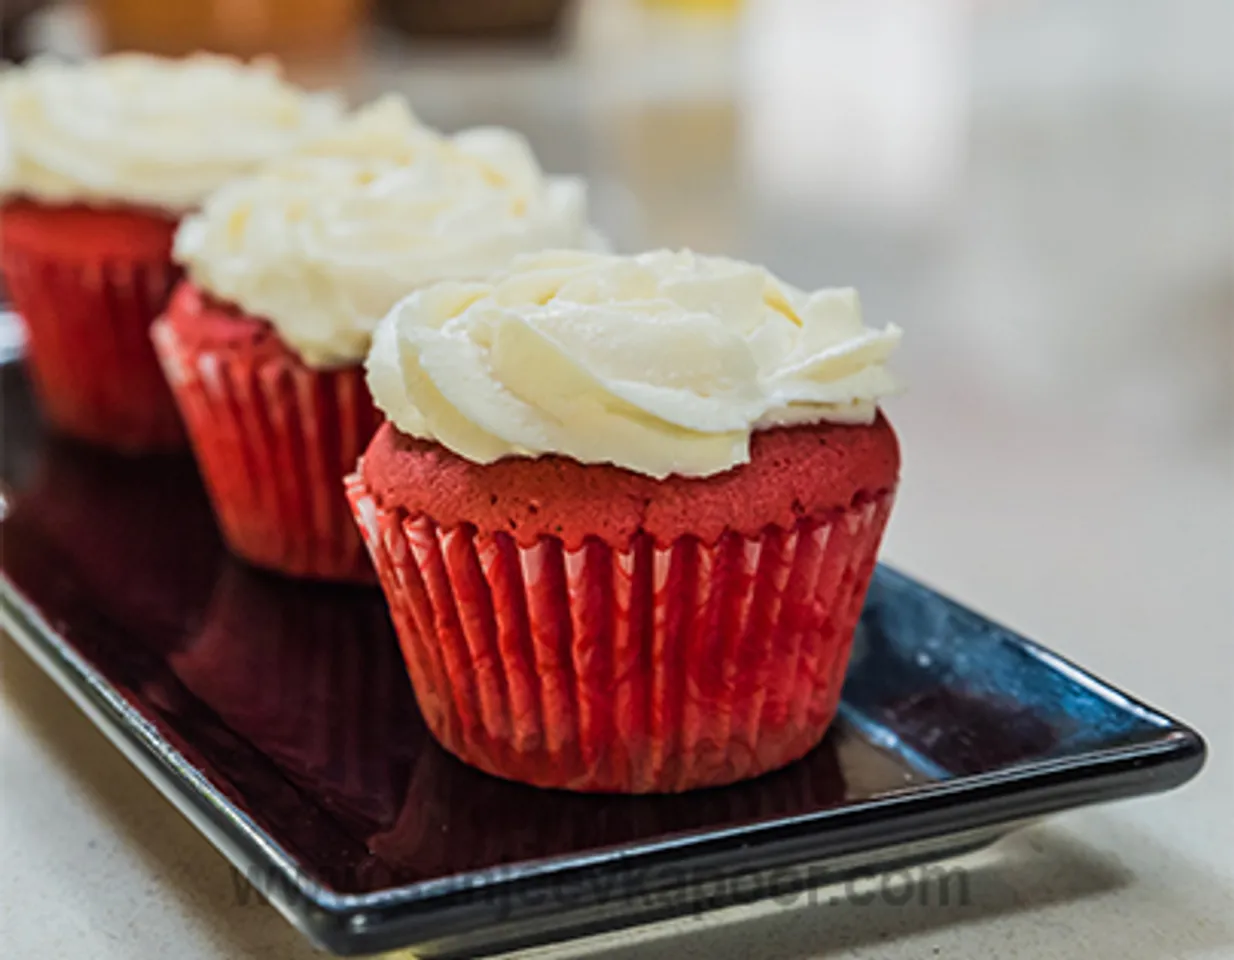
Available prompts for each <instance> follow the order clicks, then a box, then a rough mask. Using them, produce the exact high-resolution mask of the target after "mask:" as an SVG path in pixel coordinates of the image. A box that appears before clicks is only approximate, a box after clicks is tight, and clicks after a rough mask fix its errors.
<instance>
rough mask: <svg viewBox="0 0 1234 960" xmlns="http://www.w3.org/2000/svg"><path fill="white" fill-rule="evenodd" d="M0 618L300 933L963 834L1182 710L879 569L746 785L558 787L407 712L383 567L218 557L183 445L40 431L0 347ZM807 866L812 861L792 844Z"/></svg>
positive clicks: (490, 910)
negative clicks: (482, 761) (467, 759)
mask: <svg viewBox="0 0 1234 960" xmlns="http://www.w3.org/2000/svg"><path fill="white" fill-rule="evenodd" d="M0 386H2V388H3V396H2V401H3V408H2V410H3V429H4V437H3V440H4V443H3V463H2V465H0V479H2V480H3V483H4V494H5V497H4V501H5V503H4V505H5V508H6V509H5V518H4V521H3V525H2V526H0V545H2V547H3V551H2V557H0V562H2V575H0V625H2V626H3V627H4V628H5V629H7V630H8V631H9V632H10V633H11V635H12V636H13V637H14V638H16V640H17V641H18V642H19V643H20V644H21V645H22V646H23V647H24V648H25V649H26V650H27V651H28V652H29V653H30V654H31V656H32V657H33V658H34V659H35V660H36V661H37V662H38V663H39V664H40V665H41V666H42V667H43V668H44V669H45V670H46V671H47V672H48V673H49V674H51V675H52V676H53V677H54V678H55V679H56V680H57V682H58V683H59V684H60V685H61V686H62V687H63V688H64V689H65V690H66V691H67V692H68V693H69V695H70V696H71V697H72V698H73V699H74V700H75V701H76V702H77V703H78V705H79V706H81V707H82V709H83V710H84V711H85V712H86V714H87V715H88V716H90V718H91V719H92V720H93V721H94V722H95V723H97V724H98V725H99V727H101V728H102V729H103V730H104V732H106V733H107V735H108V736H109V737H110V738H111V739H112V740H113V742H115V743H116V744H117V746H119V747H120V748H121V749H122V750H123V751H124V752H125V754H126V755H127V756H128V757H129V758H130V760H132V761H133V762H134V763H135V764H136V765H137V766H138V767H139V768H140V769H141V770H142V771H143V772H144V773H145V774H146V776H148V777H149V778H150V780H151V781H153V782H154V783H155V784H156V785H157V786H158V787H159V788H160V789H161V790H162V791H163V792H164V793H165V794H166V795H167V796H168V797H169V798H170V799H171V800H172V802H173V803H175V804H176V806H177V807H179V809H181V810H182V811H183V812H184V813H185V814H186V815H187V816H188V817H189V818H190V819H191V820H192V821H193V823H194V824H196V825H197V826H198V828H199V829H201V830H202V832H203V833H204V834H206V835H207V836H208V837H209V838H210V840H211V841H212V842H213V843H214V844H215V845H216V846H217V847H218V848H219V849H220V850H221V851H222V852H223V853H224V854H225V855H226V856H227V857H228V858H230V859H231V860H232V861H233V863H235V864H236V866H237V867H239V868H240V869H241V870H242V871H243V872H244V873H245V874H246V875H247V876H248V877H249V879H250V880H251V881H253V882H254V883H255V884H256V885H257V886H258V887H259V888H260V889H261V890H262V891H263V892H264V893H265V894H266V895H267V896H268V897H269V899H270V900H271V901H272V902H273V903H274V904H275V905H276V906H277V907H278V908H279V909H280V910H281V911H282V912H283V913H284V915H285V916H286V917H287V918H288V919H289V920H290V921H291V922H292V923H294V924H295V925H296V926H297V927H299V928H300V929H301V930H303V931H304V932H305V933H306V934H307V935H308V936H309V937H310V938H311V939H312V940H313V941H314V942H315V943H317V944H318V945H320V946H323V947H325V948H327V949H329V950H332V951H335V952H337V953H344V954H352V953H367V952H373V951H379V950H387V949H393V948H396V947H403V946H411V947H415V948H417V949H418V950H419V951H421V952H423V953H424V954H428V955H462V956H475V955H477V954H479V953H483V952H487V951H495V950H498V949H509V948H513V947H516V946H520V945H525V944H530V943H543V942H547V941H552V940H559V939H563V938H566V937H571V936H576V935H580V934H583V933H588V932H593V931H596V930H600V929H605V928H611V927H615V926H620V925H626V924H633V923H638V922H644V921H648V920H653V919H658V918H663V917H667V916H672V915H676V914H682V913H686V912H689V911H696V910H699V909H704V908H708V907H713V906H725V905H728V904H731V903H734V902H739V901H742V900H746V899H752V898H754V897H757V896H760V895H765V894H766V892H767V891H768V887H767V886H766V884H765V883H764V882H760V878H761V879H762V880H764V881H765V880H766V878H767V877H768V876H769V871H776V873H775V874H774V876H775V878H776V881H775V882H776V884H777V885H779V887H777V888H780V887H782V886H783V884H790V885H802V884H805V883H811V884H815V883H819V882H822V881H824V880H831V879H838V878H841V877H843V876H849V875H852V874H853V873H855V872H860V871H868V870H872V869H881V868H885V867H888V866H890V865H892V864H899V863H904V862H908V861H909V860H912V859H921V858H928V857H934V856H939V855H942V854H947V853H954V852H958V851H959V850H961V849H965V848H967V847H970V846H972V845H975V844H979V843H981V842H985V841H988V840H989V839H992V838H993V837H995V836H997V835H999V834H1000V833H1003V832H1006V831H1007V830H1009V829H1011V828H1012V827H1013V826H1015V825H1016V824H1017V823H1019V822H1022V821H1023V820H1025V819H1027V818H1032V817H1036V816H1039V815H1042V814H1046V813H1050V812H1053V811H1057V810H1062V809H1066V808H1069V807H1075V806H1078V805H1081V804H1089V803H1094V802H1099V801H1105V800H1111V799H1115V798H1119V797H1127V796H1132V795H1135V794H1141V793H1150V792H1154V791H1160V790H1166V789H1169V788H1171V787H1174V786H1177V785H1178V784H1180V783H1183V782H1184V781H1186V780H1187V779H1189V778H1190V777H1192V776H1194V775H1195V773H1196V772H1197V771H1198V770H1199V769H1200V766H1201V765H1202V763H1203V760H1204V744H1203V741H1202V740H1201V739H1200V737H1199V736H1198V735H1197V734H1196V733H1195V732H1194V731H1192V730H1190V729H1188V728H1187V727H1185V726H1183V725H1181V724H1179V723H1177V722H1176V721H1174V720H1172V719H1170V718H1169V717H1166V716H1164V715H1162V714H1161V713H1159V712H1157V711H1156V710H1153V709H1152V708H1150V707H1147V706H1145V705H1144V704H1141V703H1139V702H1137V701H1135V700H1133V699H1131V698H1130V697H1128V696H1126V695H1125V694H1123V693H1120V692H1119V691H1117V690H1115V689H1113V688H1111V687H1110V686H1108V685H1107V684H1105V683H1103V682H1102V681H1100V680H1098V679H1097V678H1095V677H1093V676H1091V675H1090V674H1088V673H1086V672H1084V671H1083V670H1081V669H1080V668H1079V667H1076V666H1075V665H1073V664H1071V663H1068V662H1067V661H1065V660H1063V659H1062V658H1060V657H1058V656H1056V655H1055V654H1053V653H1051V652H1050V651H1048V650H1045V649H1044V648H1042V647H1040V646H1038V645H1036V644H1035V643H1032V642H1030V641H1028V640H1025V639H1023V638H1022V637H1019V636H1017V635H1015V634H1014V633H1012V632H1010V631H1008V630H1006V629H1004V628H1002V627H1000V626H997V625H995V624H993V623H991V622H990V621H988V620H986V619H985V618H984V617H982V616H980V615H979V614H976V613H974V612H972V611H970V610H967V609H965V608H964V607H961V606H959V605H958V604H956V603H954V602H952V601H950V600H948V599H946V598H944V597H941V596H939V595H938V594H937V593H935V592H933V591H932V590H930V589H929V588H927V587H925V586H923V585H921V584H920V583H917V582H915V581H913V580H911V579H909V578H907V577H905V576H903V575H902V574H899V573H897V572H895V571H893V570H890V569H888V568H886V567H883V568H880V569H879V571H878V574H877V576H876V578H875V582H874V584H873V587H872V588H871V591H870V595H869V599H868V602H867V605H866V609H865V613H864V616H863V619H862V623H861V627H860V629H859V632H858V637H857V640H856V647H855V650H854V656H853V661H852V667H851V670H850V673H849V677H848V681H847V683H846V685H845V688H844V700H843V705H842V710H841V717H840V719H839V720H838V721H837V723H836V724H835V726H834V728H833V730H832V731H831V732H830V733H829V735H828V736H827V738H826V740H825V741H824V742H823V743H822V744H821V745H820V746H819V747H818V748H817V749H816V750H814V751H813V752H812V753H811V754H810V755H809V756H807V757H806V758H805V759H803V760H801V761H800V762H798V763H796V764H794V765H793V766H791V767H789V768H787V769H785V770H782V771H779V772H777V773H774V774H770V775H768V776H765V777H763V778H761V779H759V780H756V781H752V782H750V783H745V784H740V785H737V786H733V787H726V788H723V789H715V790H707V791H700V792H696V793H692V794H687V795H683V796H677V797H641V798H639V797H610V796H577V795H571V794H566V793H557V792H550V791H539V790H535V789H532V788H529V787H523V786H519V785H516V784H511V783H506V782H503V781H500V780H496V779H493V778H491V777H488V776H485V775H483V774H481V773H478V772H476V771H474V770H471V769H469V768H467V767H465V766H463V765H462V764H460V763H458V762H457V761H455V760H454V759H453V758H452V757H450V756H449V755H447V754H446V753H444V752H443V751H442V750H441V749H440V748H438V747H437V746H436V745H435V744H434V743H433V742H432V741H431V740H430V739H429V738H428V736H427V735H426V733H425V731H424V728H423V726H422V723H421V721H420V718H419V716H418V714H417V712H416V708H415V701H414V698H413V696H412V693H411V690H410V687H409V686H408V682H407V680H406V677H405V674H404V672H403V669H402V664H401V661H400V659H399V653H398V649H397V646H396V643H395V640H394V637H393V634H392V631H391V627H390V624H389V621H388V619H387V617H386V613H385V608H384V605H383V603H382V598H381V595H380V593H379V592H378V591H377V590H376V589H369V590H366V589H359V588H343V587H327V586H317V585H311V584H303V583H294V582H290V581H286V580H282V579H280V578H277V577H274V576H270V575H267V574H263V573H259V572H256V571H253V570H251V569H248V568H246V567H244V566H243V565H241V564H239V563H237V562H235V561H233V560H231V559H229V558H228V557H227V555H226V554H225V552H224V550H223V549H222V547H221V546H220V544H219V541H218V537H217V534H216V533H215V529H214V525H213V522H212V519H211V516H210V511H209V507H208V504H207V503H206V500H205V498H204V496H203V494H202V490H201V487H200V485H199V483H198V480H197V476H196V473H195V471H194V468H193V464H192V462H191V460H189V459H188V458H187V457H179V458H177V457H163V458H153V459H146V460H129V459H123V458H117V457H112V456H109V455H107V454H104V453H100V452H96V451H93V450H90V449H87V448H85V447H82V446H78V445H75V444H72V443H69V442H66V441H61V440H56V439H54V438H52V437H50V436H48V435H46V434H45V432H44V431H43V429H42V428H41V426H40V425H39V421H38V418H37V415H36V413H35V410H34V407H33V404H32V402H31V399H30V396H29V393H28V390H27V387H26V383H25V379H24V377H23V375H22V374H21V372H20V370H19V369H18V368H17V367H16V366H14V365H12V364H10V365H6V366H3V367H0ZM807 865H809V866H808V867H807Z"/></svg>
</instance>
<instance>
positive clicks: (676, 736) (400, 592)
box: [347, 474, 892, 793]
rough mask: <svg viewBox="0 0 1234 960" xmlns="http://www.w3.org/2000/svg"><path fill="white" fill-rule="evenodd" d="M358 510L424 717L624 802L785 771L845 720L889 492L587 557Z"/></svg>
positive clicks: (457, 749) (644, 539) (507, 761)
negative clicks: (777, 520) (849, 674)
mask: <svg viewBox="0 0 1234 960" xmlns="http://www.w3.org/2000/svg"><path fill="white" fill-rule="evenodd" d="M347 490H348V498H349V499H350V501H351V505H352V510H353V511H354V513H355V515H356V519H357V522H358V524H359V526H360V527H361V529H362V531H363V533H364V539H365V542H366V543H367V544H368V548H369V551H370V552H371V554H372V556H373V561H374V566H375V567H376V569H377V573H378V576H379V578H380V580H381V583H382V587H383V589H384V590H385V593H386V597H387V599H388V601H389V603H390V608H391V612H392V615H393V618H394V624H395V628H396V630H397V632H398V635H399V640H400V643H401V646H402V649H403V655H404V658H405V659H406V661H407V666H408V670H409V672H410V674H411V679H412V684H413V686H414V688H415V692H416V697H417V700H418V701H419V704H420V709H421V712H422V713H423V714H424V718H425V721H426V722H427V724H428V727H429V729H430V730H431V731H432V732H433V734H434V735H435V736H436V738H437V739H438V740H439V741H440V742H441V744H442V745H443V746H444V747H446V749H448V750H450V751H451V752H452V753H454V754H455V755H456V756H458V757H460V758H461V759H462V760H464V761H466V762H468V763H470V764H472V765H474V766H476V767H479V768H480V769H482V770H485V771H487V772H489V773H492V774H495V775H497V776H502V777H506V778H509V779H512V780H520V781H523V782H527V783H532V784H535V785H537V786H542V787H560V788H565V789H570V790H581V791H616V792H632V793H655V792H675V791H681V790H687V789H691V788H694V787H702V786H716V785H720V784H724V783H730V782H733V781H736V780H742V779H745V778H747V777H753V776H757V775H758V774H760V773H764V772H766V771H768V770H773V769H776V768H778V767H781V766H784V765H785V764H787V763H790V762H791V761H793V760H795V759H797V758H798V757H801V756H802V755H804V754H805V753H806V752H808V751H809V750H810V749H811V748H812V747H814V746H815V745H816V744H817V743H818V742H819V741H820V740H821V739H822V736H823V733H824V732H825V731H826V729H827V726H828V724H829V723H830V722H831V720H832V718H833V717H834V716H835V712H836V708H837V706H838V703H839V696H840V686H841V683H842V680H843V676H844V671H845V669H846V666H847V662H848V654H849V650H850V648H851V645H852V635H853V630H854V628H855V626H856V623H857V619H858V617H859V616H860V612H861V606H862V603H863V601H864V598H865V593H866V588H867V587H868V586H869V581H870V577H871V576H872V574H873V571H874V565H875V557H876V553H877V550H878V544H879V540H880V538H881V535H882V531H883V527H884V526H885V524H886V520H887V515H888V513H889V511H890V508H891V501H892V495H891V494H890V493H884V494H880V495H878V496H875V497H873V498H872V499H870V500H868V501H866V502H864V503H860V504H858V505H856V506H854V507H852V508H850V509H848V510H844V511H838V512H836V513H835V514H833V515H830V516H827V517H819V518H802V519H801V520H800V521H799V522H798V523H797V524H796V525H795V526H794V527H793V528H792V529H787V530H786V529H782V528H778V527H768V528H766V529H765V530H764V531H763V532H762V533H761V534H759V535H757V536H743V535H741V534H739V533H736V532H733V531H730V532H728V533H726V534H724V535H723V536H721V537H720V538H719V539H718V540H717V541H716V542H715V543H714V544H708V543H704V542H701V541H700V540H699V539H698V538H696V537H693V536H683V537H680V538H678V539H677V540H675V541H674V542H672V543H669V544H666V545H665V544H657V543H655V542H653V540H652V539H651V538H650V537H649V536H647V535H645V534H642V535H639V536H637V537H635V538H634V540H633V541H632V542H631V543H630V544H628V545H627V546H625V547H623V548H616V547H613V546H610V545H609V544H607V543H605V542H603V541H601V540H599V539H597V538H594V537H593V538H589V539H588V540H587V541H585V542H584V543H583V544H582V546H581V547H579V548H578V549H571V548H569V547H567V546H566V545H565V544H564V543H563V542H562V541H561V540H559V539H557V538H553V537H541V538H540V539H539V540H538V541H537V542H536V543H535V544H534V545H531V546H526V545H522V544H520V543H519V542H518V541H517V540H516V539H515V538H514V537H512V536H510V535H509V534H506V533H504V532H497V533H491V534H479V533H477V532H476V531H475V530H474V529H473V528H471V527H470V526H467V525H463V526H458V527H454V528H451V529H443V528H441V527H439V526H438V525H437V524H436V523H434V521H433V520H432V519H431V518H430V517H427V516H423V515H416V516H408V515H406V514H404V513H403V512H402V511H398V510H386V509H382V508H381V507H379V506H378V505H377V503H376V501H375V499H374V497H373V496H372V495H371V493H370V492H369V490H368V489H367V486H366V485H365V483H364V481H363V479H362V477H361V476H360V475H359V474H356V475H353V476H351V477H349V478H348V481H347Z"/></svg>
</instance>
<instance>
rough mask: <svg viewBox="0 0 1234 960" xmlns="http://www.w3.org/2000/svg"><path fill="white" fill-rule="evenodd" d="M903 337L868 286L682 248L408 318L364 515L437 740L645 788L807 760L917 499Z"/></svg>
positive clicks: (556, 273)
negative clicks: (899, 523) (871, 300)
mask: <svg viewBox="0 0 1234 960" xmlns="http://www.w3.org/2000/svg"><path fill="white" fill-rule="evenodd" d="M898 337H899V331H898V330H896V329H895V328H888V329H887V330H886V331H882V332H878V331H873V330H869V329H867V328H865V327H864V326H863V325H862V323H861V320H860V314H859V311H858V308H857V305H856V300H855V297H854V296H853V295H852V294H851V292H849V291H823V292H821V293H818V294H814V295H811V296H807V295H806V294H804V293H802V292H800V291H797V290H795V289H793V288H791V287H789V286H787V285H786V284H782V283H780V282H779V281H777V280H776V279H775V278H774V277H771V276H770V275H769V274H767V273H766V272H764V271H762V270H759V269H757V268H753V267H749V266H747V265H744V264H739V263H735V262H733V261H726V260H718V259H711V258H703V257H695V256H693V255H691V254H670V253H667V252H658V253H652V254H645V255H642V256H640V257H637V258H622V257H605V256H596V255H586V254H552V253H550V254H544V255H540V256H538V257H528V258H522V259H521V260H520V261H517V262H516V265H515V267H514V268H513V269H512V270H511V271H510V273H509V274H506V275H503V276H502V277H500V278H497V279H496V280H494V281H492V282H491V283H489V284H469V285H462V284H455V285H441V286H439V287H437V288H434V289H433V290H431V291H428V292H427V293H424V294H421V295H419V296H417V297H412V298H409V299H408V300H406V301H404V302H403V303H402V304H400V306H399V307H397V308H396V309H395V310H394V311H393V312H392V313H391V314H390V315H389V316H388V317H387V318H386V320H385V321H384V322H383V324H382V326H381V328H380V329H379V331H378V333H377V336H376V338H375V340H374V345H373V350H372V353H371V354H370V358H369V382H370V386H371V387H372V389H373V393H374V397H375V399H376V401H377V403H378V406H379V407H381V408H382V409H383V410H384V411H385V413H386V414H387V415H388V416H389V418H390V420H391V421H392V422H391V423H390V424H388V425H386V426H384V427H383V428H382V429H381V430H380V431H379V432H378V433H377V436H376V437H375V438H374V440H373V443H372V444H371V445H370V447H369V449H368V450H367V451H366V453H365V455H364V457H363V459H362V461H361V464H360V467H359V469H358V471H357V473H356V474H355V475H354V476H352V477H351V478H350V479H349V481H348V492H349V497H350V499H351V503H352V509H353V511H354V512H355V515H356V518H357V521H358V522H359V524H360V526H361V528H362V529H363V531H364V534H365V540H366V542H367V544H368V546H369V550H370V551H371V552H372V554H373V558H374V562H375V565H376V567H377V571H378V574H379V576H380V578H381V581H382V586H383V588H384V590H385V592H386V595H387V599H388V600H389V602H390V606H391V610H392V614H393V617H394V622H395V626H396V629H397V630H398V632H399V637H400V641H401V644H402V647H403V653H404V656H405V659H406V660H407V664H408V668H409V671H410V673H411V678H412V683H413V686H414V688H415V691H416V696H417V699H418V700H419V703H420V708H421V711H422V712H423V714H424V716H425V719H426V721H427V723H428V726H429V728H430V730H431V731H432V732H433V734H434V735H435V736H436V737H437V739H438V740H439V741H440V742H441V743H442V744H443V745H444V746H445V747H446V748H447V749H448V750H450V751H451V752H453V753H454V754H456V755H457V756H459V757H460V758H461V759H463V760H465V761H467V762H468V763H471V764H473V765H474V766H477V767H480V768H481V769H483V770H485V771H487V772H489V773H493V774H496V775H498V776H503V777H507V778H510V779H514V780H521V781H524V782H528V783H532V784H535V785H537V786H545V787H561V788H566V789H572V790H582V791H617V792H635V793H648V792H676V791H681V790H687V789H691V788H695V787H703V786H715V785H719V784H724V783H730V782H733V781H736V780H741V779H744V778H747V777H753V776H757V775H758V774H760V773H763V772H766V771H769V770H773V769H776V768H778V767H781V766H784V765H785V764H787V763H790V762H791V761H793V760H795V759H797V758H798V757H800V756H802V755H803V754H805V753H806V752H807V751H809V750H810V749H811V748H813V747H814V746H815V745H816V744H817V743H818V742H819V740H820V739H821V738H822V736H823V734H824V732H825V731H826V729H827V726H828V724H829V723H830V722H831V720H832V718H833V717H834V715H835V712H836V708H837V706H838V703H839V695H840V687H841V683H842V680H843V675H844V671H845V668H846V665H847V660H848V653H849V649H850V646H851V641H852V634H853V630H854V628H855V626H856V622H857V619H858V617H859V615H860V610H861V606H862V602H863V599H864V596H865V592H866V588H867V586H868V584H869V580H870V577H871V575H872V573H873V570H874V566H875V558H876V554H877V550H878V545H879V541H880V538H881V535H882V531H883V528H884V525H885V523H886V521H887V516H888V513H889V511H890V509H891V503H892V498H893V495H894V491H895V487H896V483H897V477H898V470H899V452H898V447H897V443H896V438H895V434H894V433H893V431H892V429H891V427H890V425H889V424H888V423H887V421H886V420H885V419H884V418H883V417H882V416H881V415H879V414H878V413H877V408H876V407H875V402H876V401H877V399H878V398H879V397H880V396H883V395H885V394H886V393H888V392H889V391H890V390H891V389H892V387H893V385H892V383H891V381H890V379H889V377H888V375H887V374H886V371H885V370H884V368H883V361H884V360H885V358H886V356H887V354H888V353H889V352H890V350H891V349H892V348H893V347H894V345H895V343H896V342H897V341H898Z"/></svg>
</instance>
